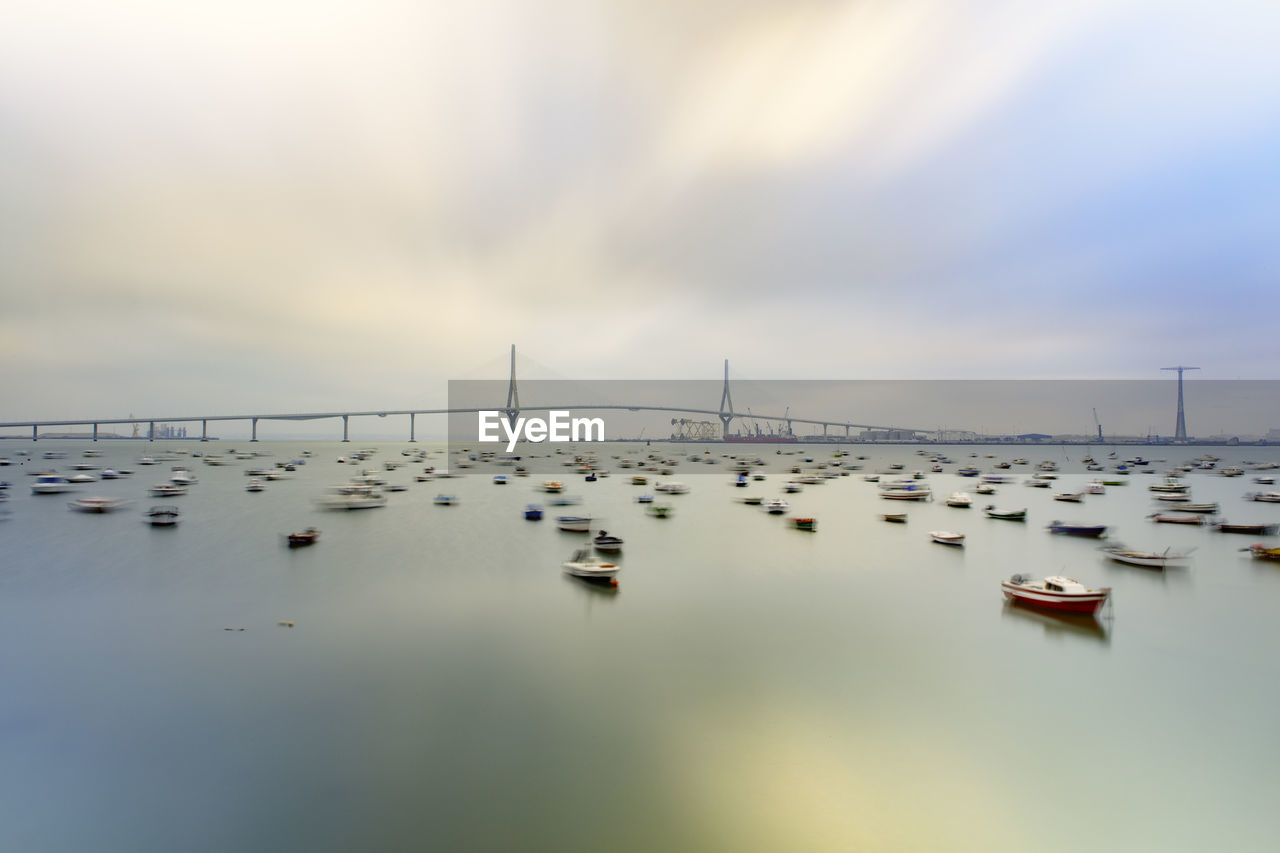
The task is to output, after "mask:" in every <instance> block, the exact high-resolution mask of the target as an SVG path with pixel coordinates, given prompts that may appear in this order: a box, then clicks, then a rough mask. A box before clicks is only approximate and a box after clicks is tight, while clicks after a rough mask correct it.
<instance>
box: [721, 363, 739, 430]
mask: <svg viewBox="0 0 1280 853" xmlns="http://www.w3.org/2000/svg"><path fill="white" fill-rule="evenodd" d="M734 417H735V415H734V412H733V396H732V395H731V394H730V393H729V359H727V358H726V359H725V360H724V393H723V394H721V395H720V423H721V424H723V425H724V432H723V433H722V435H724V436H728V435H729V422H730V421H732V420H733V419H734Z"/></svg>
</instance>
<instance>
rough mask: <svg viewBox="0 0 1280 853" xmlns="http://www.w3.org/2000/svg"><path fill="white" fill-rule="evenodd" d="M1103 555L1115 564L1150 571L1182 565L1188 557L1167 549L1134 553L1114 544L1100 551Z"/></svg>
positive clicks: (1132, 550)
mask: <svg viewBox="0 0 1280 853" xmlns="http://www.w3.org/2000/svg"><path fill="white" fill-rule="evenodd" d="M1100 550H1101V551H1102V552H1103V553H1104V554H1106V555H1107V556H1108V557H1110V558H1111V559H1112V560H1115V561H1116V562H1117V563H1125V564H1127V565H1130V566H1144V567H1147V568H1152V569H1163V568H1165V567H1166V566H1169V565H1176V564H1178V563H1184V562H1186V560H1187V557H1188V556H1189V555H1190V553H1191V552H1190V551H1187V552H1186V553H1182V554H1175V553H1171V552H1170V550H1169V549H1168V548H1166V549H1164V551H1160V552H1156V551H1136V550H1134V549H1133V548H1126V547H1125V546H1123V545H1121V544H1119V543H1116V544H1115V545H1108V546H1107V547H1105V548H1102V549H1100Z"/></svg>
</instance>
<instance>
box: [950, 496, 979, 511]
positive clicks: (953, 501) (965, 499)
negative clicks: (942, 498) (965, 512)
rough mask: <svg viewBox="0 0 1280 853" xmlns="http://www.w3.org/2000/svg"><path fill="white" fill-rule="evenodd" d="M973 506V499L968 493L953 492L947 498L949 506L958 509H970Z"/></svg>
mask: <svg viewBox="0 0 1280 853" xmlns="http://www.w3.org/2000/svg"><path fill="white" fill-rule="evenodd" d="M972 505H973V498H971V497H970V496H969V493H968V492H952V493H951V495H950V497H948V498H947V506H953V507H957V508H958V509H968V508H969V507H970V506H972Z"/></svg>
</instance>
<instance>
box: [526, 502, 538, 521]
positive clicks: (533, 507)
mask: <svg viewBox="0 0 1280 853" xmlns="http://www.w3.org/2000/svg"><path fill="white" fill-rule="evenodd" d="M524 517H525V520H526V521H542V507H540V506H538V505H537V504H529V505H528V506H526V507H525V508H524Z"/></svg>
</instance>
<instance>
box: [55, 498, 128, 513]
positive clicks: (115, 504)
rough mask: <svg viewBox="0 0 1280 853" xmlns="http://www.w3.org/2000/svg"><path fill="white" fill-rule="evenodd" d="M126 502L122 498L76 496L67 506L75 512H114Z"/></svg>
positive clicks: (126, 504)
mask: <svg viewBox="0 0 1280 853" xmlns="http://www.w3.org/2000/svg"><path fill="white" fill-rule="evenodd" d="M128 504H129V502H128V501H127V500H125V499H124V498H104V497H85V498H76V499H75V500H73V501H72V502H71V503H69V504H67V506H69V507H70V508H71V509H74V510H76V511H77V512H114V511H115V510H117V509H120V508H121V507H124V506H128Z"/></svg>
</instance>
